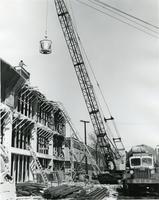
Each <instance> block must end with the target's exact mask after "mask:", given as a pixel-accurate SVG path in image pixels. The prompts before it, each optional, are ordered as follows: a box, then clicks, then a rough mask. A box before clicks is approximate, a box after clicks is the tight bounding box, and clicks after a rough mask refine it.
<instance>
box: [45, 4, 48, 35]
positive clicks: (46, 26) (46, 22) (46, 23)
mask: <svg viewBox="0 0 159 200" xmlns="http://www.w3.org/2000/svg"><path fill="white" fill-rule="evenodd" d="M45 20H46V21H45V36H47V31H48V0H46V19H45Z"/></svg>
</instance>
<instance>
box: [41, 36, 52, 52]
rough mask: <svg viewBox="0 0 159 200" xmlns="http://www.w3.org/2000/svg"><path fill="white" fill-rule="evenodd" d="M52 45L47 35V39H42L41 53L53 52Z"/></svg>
mask: <svg viewBox="0 0 159 200" xmlns="http://www.w3.org/2000/svg"><path fill="white" fill-rule="evenodd" d="M51 45H52V41H51V40H48V39H47V36H45V39H43V40H41V41H40V53H42V54H50V53H51V52H52V49H51Z"/></svg>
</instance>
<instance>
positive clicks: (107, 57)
mask: <svg viewBox="0 0 159 200" xmlns="http://www.w3.org/2000/svg"><path fill="white" fill-rule="evenodd" d="M70 2H71V5H72V10H73V13H74V18H75V19H76V25H77V29H78V34H79V35H80V38H81V41H82V43H83V46H84V48H85V51H86V52H87V56H88V58H89V61H90V63H91V65H92V67H93V70H94V73H95V75H96V78H97V80H98V82H99V84H100V86H101V88H102V91H103V94H104V97H105V99H106V101H107V103H108V105H109V108H110V110H111V113H112V115H113V117H114V118H115V121H116V125H117V127H118V130H119V132H120V135H121V137H122V140H123V143H124V145H125V147H126V149H129V148H130V147H131V146H134V145H137V144H147V145H150V146H153V147H155V146H156V145H157V144H159V42H158V39H157V38H154V37H152V36H150V35H147V34H146V33H144V32H141V31H139V30H136V29H134V28H133V27H130V26H128V25H127V24H124V23H122V22H119V21H117V20H115V19H113V18H111V17H110V16H108V15H104V14H102V13H99V12H97V11H95V10H93V9H92V8H90V7H87V6H86V5H83V4H81V3H79V2H78V1H76V0H67V1H66V3H67V5H68V6H69V8H70ZM83 2H87V1H86V0H85V1H83ZM103 2H105V3H108V4H110V5H112V6H114V7H116V8H118V9H121V10H123V11H125V12H127V13H129V14H131V15H134V16H136V17H139V18H141V19H144V20H145V21H148V22H150V23H152V24H154V25H156V26H159V14H158V13H159V12H158V11H159V3H158V0H151V1H150V0H120V1H118V0H103ZM107 13H109V14H110V12H108V11H107ZM45 21H46V0H0V57H1V58H2V59H4V60H5V61H6V62H8V63H10V64H11V65H12V66H16V65H18V63H19V61H20V60H23V61H24V63H25V64H26V65H27V67H26V69H27V70H28V71H29V72H30V73H31V84H32V86H38V88H39V90H40V91H41V92H42V93H43V94H45V96H46V97H47V98H48V99H50V100H54V101H61V102H62V103H63V105H64V106H65V108H66V110H67V111H68V113H69V115H70V117H71V119H72V121H73V123H74V124H75V126H76V129H77V130H79V132H80V134H81V136H83V124H82V123H81V122H80V120H81V119H83V120H90V119H89V115H88V112H87V109H86V105H85V102H84V99H83V96H82V92H81V90H80V87H79V83H78V81H77V77H76V74H75V71H74V68H73V65H72V62H71V58H70V55H69V53H68V50H67V47H66V43H65V40H64V37H63V33H62V30H61V27H60V24H59V21H58V18H57V14H56V10H55V6H54V1H53V0H48V37H49V39H51V40H52V54H50V55H42V54H40V53H39V41H40V40H42V39H43V38H44V32H45V26H46V23H45ZM154 30H156V29H154ZM88 72H89V74H90V77H91V78H92V74H91V71H90V69H89V68H88ZM93 85H94V87H95V88H97V87H96V83H95V81H94V80H93ZM96 95H97V97H98V99H99V101H100V104H101V107H102V110H103V112H104V115H105V116H106V117H108V111H107V109H106V106H105V105H104V103H103V102H102V98H101V95H100V93H99V92H98V91H96ZM87 132H88V133H89V134H91V133H92V132H93V127H92V125H91V123H90V124H88V125H87ZM68 135H69V131H68Z"/></svg>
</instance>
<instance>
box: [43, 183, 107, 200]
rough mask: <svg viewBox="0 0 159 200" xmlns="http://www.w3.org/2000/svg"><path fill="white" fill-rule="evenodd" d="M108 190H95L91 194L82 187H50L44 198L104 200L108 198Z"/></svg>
mask: <svg viewBox="0 0 159 200" xmlns="http://www.w3.org/2000/svg"><path fill="white" fill-rule="evenodd" d="M108 195H109V194H108V190H107V188H103V187H102V188H95V189H94V190H93V191H91V192H87V189H86V188H84V187H82V186H75V185H74V186H70V185H61V186H57V187H50V188H48V189H46V190H45V191H44V194H43V197H44V198H45V199H49V200H51V199H65V198H69V199H72V200H73V199H74V200H102V199H103V198H104V197H105V196H108Z"/></svg>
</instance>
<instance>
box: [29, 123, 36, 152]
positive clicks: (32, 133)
mask: <svg viewBox="0 0 159 200" xmlns="http://www.w3.org/2000/svg"><path fill="white" fill-rule="evenodd" d="M30 145H31V147H32V149H33V150H34V151H35V152H37V126H36V125H34V127H33V129H32V130H31V139H30Z"/></svg>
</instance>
